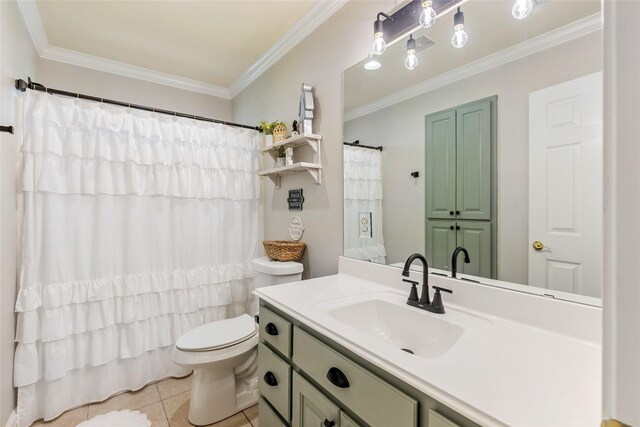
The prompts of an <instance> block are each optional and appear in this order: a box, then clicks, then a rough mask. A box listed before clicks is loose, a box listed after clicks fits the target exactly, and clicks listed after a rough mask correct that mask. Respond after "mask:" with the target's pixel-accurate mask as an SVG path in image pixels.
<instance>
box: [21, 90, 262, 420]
mask: <svg viewBox="0 0 640 427" xmlns="http://www.w3.org/2000/svg"><path fill="white" fill-rule="evenodd" d="M23 111H24V114H23V118H22V120H23V128H24V130H23V138H22V140H23V143H22V147H21V148H22V150H21V155H22V159H23V168H22V169H23V173H22V177H21V183H20V188H19V197H20V199H21V201H20V202H21V203H19V204H20V205H22V208H21V211H22V216H21V217H22V224H21V225H20V227H21V236H22V237H21V241H20V242H21V245H22V247H21V267H20V283H19V292H18V297H17V302H16V312H17V316H18V323H17V330H16V342H17V349H16V353H15V369H14V383H15V386H16V387H18V423H19V426H20V427H22V426H27V425H29V424H31V423H32V422H33V421H34V420H36V419H38V418H45V419H51V418H54V417H56V416H58V415H59V414H60V413H61V412H62V411H64V410H67V409H70V408H73V407H75V406H79V405H83V404H86V403H88V402H95V401H100V400H103V399H106V398H107V397H109V396H110V395H112V394H114V393H116V392H119V391H122V390H136V389H139V388H141V387H143V386H144V385H145V384H147V383H148V382H150V381H153V380H157V379H160V378H163V377H167V376H171V375H176V376H178V375H183V374H186V373H187V372H185V371H184V370H182V369H181V368H179V367H178V366H176V365H174V364H173V363H172V362H171V349H172V346H173V343H174V342H175V340H176V339H177V337H178V336H180V335H181V334H182V333H184V332H185V331H187V330H189V329H191V328H194V327H196V326H198V325H201V324H203V323H206V322H209V321H212V320H217V319H222V318H227V317H231V316H235V315H239V314H241V313H244V312H245V311H246V308H247V306H248V304H250V292H251V290H252V280H251V269H250V262H251V259H252V258H253V257H254V255H255V254H256V251H257V250H259V249H258V248H259V235H260V230H259V182H258V178H257V175H256V172H257V169H258V160H259V159H258V140H259V134H258V133H257V132H255V131H251V130H245V129H239V128H232V127H229V126H225V125H220V124H212V123H207V122H201V121H193V120H189V119H182V118H175V117H172V116H167V115H160V114H154V113H150V112H145V111H139V110H131V109H127V108H123V107H118V106H109V105H106V104H99V103H92V102H87V101H82V100H76V99H69V98H62V97H57V96H52V95H48V94H44V93H36V92H31V91H28V93H27V96H26V98H25V100H24V106H23Z"/></svg>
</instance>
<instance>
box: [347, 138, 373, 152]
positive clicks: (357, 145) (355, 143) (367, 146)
mask: <svg viewBox="0 0 640 427" xmlns="http://www.w3.org/2000/svg"><path fill="white" fill-rule="evenodd" d="M343 144H344V145H350V146H352V147H360V148H368V149H370V150H380V151H382V145H379V146H377V147H373V146H371V145H362V144H360V140H359V139H356V140H355V141H353V142H347V141H344V142H343Z"/></svg>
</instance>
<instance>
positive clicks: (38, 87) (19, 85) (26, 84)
mask: <svg viewBox="0 0 640 427" xmlns="http://www.w3.org/2000/svg"><path fill="white" fill-rule="evenodd" d="M16 89H18V90H19V91H20V92H25V91H26V90H27V89H30V90H35V91H38V92H46V93H49V94H52V95H62V96H69V97H72V98H78V99H86V100H88V101H95V102H102V103H103V104H111V105H119V106H121V107H128V108H133V109H135V110H144V111H151V112H153V113H160V114H168V115H170V116H175V117H183V118H186V119H193V120H199V121H203V122H209V123H219V124H223V125H227V126H233V127H239V128H243V129H251V130H257V131H258V132H262V128H261V127H259V126H250V125H243V124H240V123H234V122H228V121H225V120H217V119H211V118H208V117H201V116H196V115H193V114H186V113H180V112H178V111H170V110H164V109H161V108H154V107H147V106H145V105H138V104H131V103H128V102H123V101H115V100H113V99H106V98H99V97H97V96H91V95H83V94H81V93H75V92H68V91H66V90H60V89H51V88H48V87H46V86H44V85H42V84H40V83H36V82H34V81H32V80H31V77H28V78H27V81H24V80H22V79H17V80H16Z"/></svg>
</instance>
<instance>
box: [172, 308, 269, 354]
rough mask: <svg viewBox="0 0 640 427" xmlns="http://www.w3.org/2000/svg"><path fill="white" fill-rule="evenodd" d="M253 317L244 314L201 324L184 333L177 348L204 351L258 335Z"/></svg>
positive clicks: (224, 346)
mask: <svg viewBox="0 0 640 427" xmlns="http://www.w3.org/2000/svg"><path fill="white" fill-rule="evenodd" d="M257 333H258V329H257V327H256V322H255V320H254V319H253V317H251V316H249V315H248V314H243V315H241V316H238V317H234V318H231V319H224V320H217V321H213V322H210V323H207V324H205V325H202V326H199V327H197V328H195V329H192V330H190V331H189V332H187V333H186V334H184V335H182V336H181V337H180V338H178V340H177V341H176V348H177V349H178V350H182V351H186V352H204V351H212V350H219V349H223V348H226V347H231V346H234V345H236V344H239V343H241V342H243V341H246V340H248V339H250V338H251V337H253V336H254V335H256V334H257Z"/></svg>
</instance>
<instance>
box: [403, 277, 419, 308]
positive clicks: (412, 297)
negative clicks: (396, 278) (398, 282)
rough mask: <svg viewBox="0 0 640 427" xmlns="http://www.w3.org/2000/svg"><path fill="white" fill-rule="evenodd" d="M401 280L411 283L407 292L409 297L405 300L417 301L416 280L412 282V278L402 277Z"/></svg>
mask: <svg viewBox="0 0 640 427" xmlns="http://www.w3.org/2000/svg"><path fill="white" fill-rule="evenodd" d="M402 281H403V282H407V283H411V291H410V292H409V298H408V299H407V302H409V301H413V302H415V301H418V289H417V288H416V286H417V285H418V282H414V281H413V280H409V279H402Z"/></svg>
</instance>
